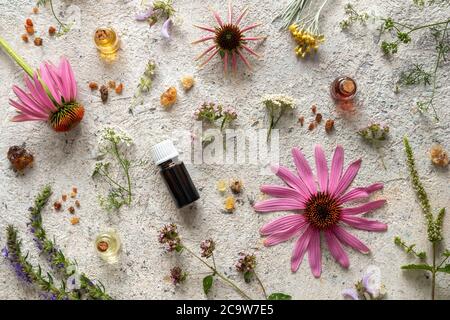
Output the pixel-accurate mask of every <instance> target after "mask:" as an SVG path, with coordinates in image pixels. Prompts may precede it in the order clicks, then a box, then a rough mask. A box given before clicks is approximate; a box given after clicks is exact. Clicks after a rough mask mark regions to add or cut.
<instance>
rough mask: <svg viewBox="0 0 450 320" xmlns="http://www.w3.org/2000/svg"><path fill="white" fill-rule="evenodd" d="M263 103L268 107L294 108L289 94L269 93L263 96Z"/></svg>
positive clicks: (293, 102) (293, 101) (292, 99)
mask: <svg viewBox="0 0 450 320" xmlns="http://www.w3.org/2000/svg"><path fill="white" fill-rule="evenodd" d="M263 103H264V105H265V106H266V108H269V109H283V108H288V109H295V108H296V105H295V100H294V98H291V97H289V96H285V95H280V94H271V95H267V96H265V97H264V98H263Z"/></svg>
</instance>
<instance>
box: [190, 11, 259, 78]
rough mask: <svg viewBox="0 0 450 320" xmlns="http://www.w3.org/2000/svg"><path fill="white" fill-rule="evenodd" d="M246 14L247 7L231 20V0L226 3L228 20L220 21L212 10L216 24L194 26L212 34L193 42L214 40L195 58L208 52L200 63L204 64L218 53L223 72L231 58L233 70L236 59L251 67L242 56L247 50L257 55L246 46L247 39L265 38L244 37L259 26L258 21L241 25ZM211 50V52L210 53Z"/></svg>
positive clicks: (235, 68)
mask: <svg viewBox="0 0 450 320" xmlns="http://www.w3.org/2000/svg"><path fill="white" fill-rule="evenodd" d="M246 14H247V8H245V9H244V10H243V11H242V13H241V14H240V15H239V17H238V18H237V20H236V21H234V20H233V10H232V7H231V2H230V3H229V4H228V22H227V23H224V22H222V19H221V18H220V16H219V15H218V14H217V13H216V12H213V15H214V18H215V19H216V21H217V24H218V25H217V26H212V27H208V26H198V25H196V26H195V27H197V28H199V29H202V30H205V31H208V32H210V33H212V35H209V36H206V37H203V38H201V39H199V40H197V41H194V42H193V44H196V43H200V42H205V41H211V40H212V41H214V44H213V45H211V46H210V47H209V48H208V49H206V50H205V51H204V52H203V53H202V54H201V55H200V56H198V57H197V59H196V60H200V59H202V58H203V57H204V56H206V55H207V54H209V53H210V55H209V56H208V57H207V58H206V60H205V61H204V62H203V63H202V64H201V66H204V65H205V64H207V63H208V62H209V61H211V59H212V58H213V57H214V56H216V55H217V54H220V56H221V57H222V60H223V67H224V72H225V73H227V71H228V64H229V61H230V60H231V66H232V68H233V70H234V71H236V70H237V63H238V59H240V60H241V61H242V62H243V63H244V64H245V65H246V66H247V67H248V68H249V69H251V66H250V63H249V61H248V60H247V58H246V57H245V56H244V52H245V51H247V52H248V53H250V54H251V55H253V56H256V57H259V55H258V54H257V53H256V52H255V51H253V49H251V48H250V47H248V46H247V43H248V42H249V41H257V40H262V39H265V37H246V36H245V33H246V32H247V31H249V30H251V29H254V28H256V27H257V26H259V25H260V24H259V23H254V24H251V25H249V26H247V27H241V25H240V23H241V21H242V19H243V18H244V16H245V15H246ZM211 52H212V53H211Z"/></svg>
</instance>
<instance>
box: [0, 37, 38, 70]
mask: <svg viewBox="0 0 450 320" xmlns="http://www.w3.org/2000/svg"><path fill="white" fill-rule="evenodd" d="M0 46H1V47H2V48H3V50H4V51H5V52H6V53H7V54H8V55H9V56H10V57H11V58H13V59H14V61H16V63H17V64H18V65H19V66H20V67H21V68H22V69H23V70H24V71H25V72H26V73H27V74H28V75H29V76H30V77H33V73H34V71H33V69H32V68H31V67H30V66H29V65H28V64H27V63H26V62H25V60H23V59H22V57H21V56H19V55H18V54H17V53H16V52H15V51H14V50H13V49H12V48H11V46H10V45H9V44H8V43H7V42H6V41H5V39H3V38H2V37H0Z"/></svg>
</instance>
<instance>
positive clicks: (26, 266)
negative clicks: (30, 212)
mask: <svg viewBox="0 0 450 320" xmlns="http://www.w3.org/2000/svg"><path fill="white" fill-rule="evenodd" d="M6 232H7V243H6V247H5V248H4V249H3V250H2V255H3V257H5V258H6V259H8V260H9V261H10V262H11V265H12V266H13V267H14V270H15V271H16V274H17V276H18V277H19V278H20V279H22V280H24V281H25V282H26V283H32V284H35V285H37V286H38V287H39V289H40V290H41V291H42V292H43V294H42V296H45V297H47V298H48V299H51V300H66V299H78V296H77V295H74V294H72V293H68V292H66V291H65V289H64V283H63V284H62V286H61V287H59V288H58V287H56V286H55V283H54V280H53V277H52V276H51V275H50V273H47V275H46V276H44V275H43V274H42V269H41V266H40V265H38V266H37V268H36V267H33V265H32V264H31V263H30V262H29V261H28V254H26V255H24V254H23V253H22V250H21V241H20V239H19V238H18V236H17V229H16V228H15V227H14V226H12V225H9V226H8V227H7V228H6Z"/></svg>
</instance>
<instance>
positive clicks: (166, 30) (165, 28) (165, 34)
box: [161, 19, 173, 39]
mask: <svg viewBox="0 0 450 320" xmlns="http://www.w3.org/2000/svg"><path fill="white" fill-rule="evenodd" d="M172 26H173V21H172V19H167V20H166V21H165V22H164V24H163V26H162V29H161V35H162V36H163V37H164V38H165V39H170V30H171V29H172Z"/></svg>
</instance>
